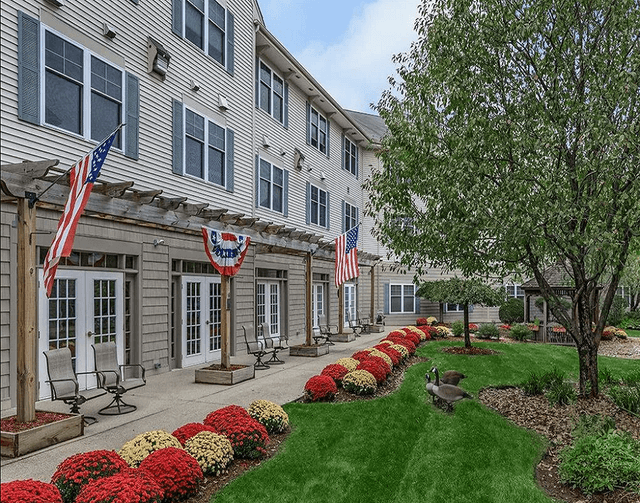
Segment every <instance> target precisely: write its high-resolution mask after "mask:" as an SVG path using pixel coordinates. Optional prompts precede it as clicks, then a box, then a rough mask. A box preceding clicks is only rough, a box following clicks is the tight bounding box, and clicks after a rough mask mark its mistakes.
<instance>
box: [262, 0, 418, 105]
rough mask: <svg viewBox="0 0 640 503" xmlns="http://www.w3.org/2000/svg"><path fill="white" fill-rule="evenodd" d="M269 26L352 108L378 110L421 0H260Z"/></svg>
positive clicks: (406, 46) (405, 47) (409, 39)
mask: <svg viewBox="0 0 640 503" xmlns="http://www.w3.org/2000/svg"><path fill="white" fill-rule="evenodd" d="M258 2H259V5H260V9H261V10H262V15H263V17H264V22H265V24H266V26H267V29H268V30H269V31H270V32H271V33H272V34H273V35H275V36H276V38H277V39H278V40H280V42H282V44H283V45H284V46H285V47H286V48H287V50H288V51H289V52H290V53H291V54H293V56H294V57H295V58H296V59H297V60H298V61H299V62H300V63H301V64H302V65H303V66H304V67H305V68H306V69H307V70H308V71H309V72H310V73H311V75H313V76H314V78H315V79H316V80H317V81H318V82H319V83H320V85H321V86H322V87H324V89H326V90H327V91H328V92H329V94H331V96H332V97H333V98H334V99H335V100H336V101H337V102H338V103H340V105H341V106H342V108H345V109H348V110H358V111H361V112H367V113H375V112H374V111H373V110H372V109H371V107H370V104H371V103H377V102H378V100H379V99H380V96H381V94H382V91H384V90H385V89H389V87H390V85H389V83H388V81H387V77H388V76H389V75H392V74H394V72H395V65H394V63H393V62H392V61H391V57H392V56H393V55H394V54H397V53H401V52H406V51H408V50H409V47H410V44H411V42H412V41H414V40H416V39H417V35H416V33H415V32H414V31H413V23H414V21H415V18H416V16H417V14H418V4H419V3H420V0H258Z"/></svg>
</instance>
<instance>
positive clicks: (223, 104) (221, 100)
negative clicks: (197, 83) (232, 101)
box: [218, 94, 229, 112]
mask: <svg viewBox="0 0 640 503" xmlns="http://www.w3.org/2000/svg"><path fill="white" fill-rule="evenodd" d="M218 108H219V109H220V110H222V111H223V112H224V111H225V110H227V109H228V108H229V102H228V101H227V98H225V97H224V96H222V94H218Z"/></svg>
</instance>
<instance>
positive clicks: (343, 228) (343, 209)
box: [340, 199, 347, 234]
mask: <svg viewBox="0 0 640 503" xmlns="http://www.w3.org/2000/svg"><path fill="white" fill-rule="evenodd" d="M344 205H345V202H344V199H343V200H342V218H341V219H340V220H342V234H344V233H345V231H346V230H347V229H345V227H346V226H345V225H344V213H345V207H344Z"/></svg>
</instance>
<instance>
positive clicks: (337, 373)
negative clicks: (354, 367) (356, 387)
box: [320, 363, 349, 386]
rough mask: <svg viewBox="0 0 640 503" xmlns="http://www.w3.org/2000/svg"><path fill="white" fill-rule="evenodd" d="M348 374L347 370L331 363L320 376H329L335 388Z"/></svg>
mask: <svg viewBox="0 0 640 503" xmlns="http://www.w3.org/2000/svg"><path fill="white" fill-rule="evenodd" d="M348 373H349V369H348V368H347V367H344V366H343V365H338V364H337V363H331V364H329V365H327V366H326V367H325V368H323V369H322V372H320V375H323V376H329V377H331V379H333V380H334V381H335V383H336V385H337V386H340V384H341V383H342V379H343V378H344V376H346V375H347V374H348Z"/></svg>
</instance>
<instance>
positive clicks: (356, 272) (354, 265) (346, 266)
mask: <svg viewBox="0 0 640 503" xmlns="http://www.w3.org/2000/svg"><path fill="white" fill-rule="evenodd" d="M358 227H359V225H356V226H355V227H354V228H353V229H350V230H348V231H347V232H345V233H344V234H341V235H340V236H338V237H337V238H336V286H340V285H341V284H342V283H344V282H345V281H347V280H350V279H351V278H357V277H358V276H360V269H359V268H358Z"/></svg>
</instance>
